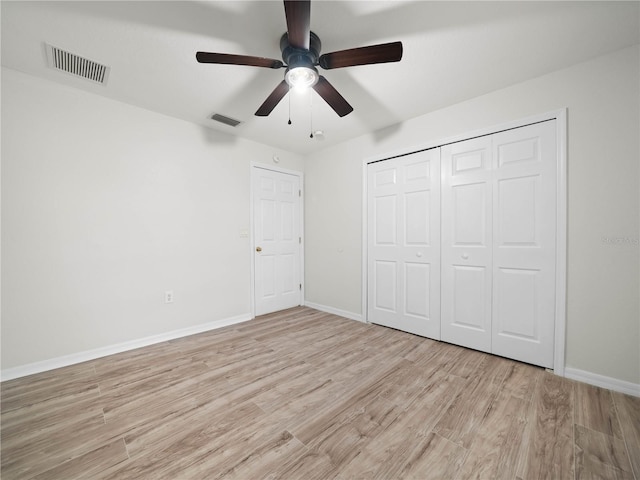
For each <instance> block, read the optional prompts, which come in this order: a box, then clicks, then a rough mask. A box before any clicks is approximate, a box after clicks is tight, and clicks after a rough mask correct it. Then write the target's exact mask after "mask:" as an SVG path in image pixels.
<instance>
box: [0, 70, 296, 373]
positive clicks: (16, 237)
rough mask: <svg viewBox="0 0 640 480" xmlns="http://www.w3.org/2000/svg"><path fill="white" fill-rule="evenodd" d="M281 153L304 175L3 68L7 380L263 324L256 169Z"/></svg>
mask: <svg viewBox="0 0 640 480" xmlns="http://www.w3.org/2000/svg"><path fill="white" fill-rule="evenodd" d="M273 154H277V155H278V156H279V157H280V159H281V161H280V163H279V166H281V167H284V168H288V169H293V170H298V171H302V170H303V159H302V158H301V157H299V156H297V155H294V154H291V153H288V152H285V151H281V150H277V149H273V148H272V147H267V146H265V145H260V144H257V143H253V142H250V141H246V140H241V139H238V138H235V137H233V136H230V135H226V134H223V133H218V132H215V131H213V130H211V129H206V128H204V127H200V126H197V125H194V124H190V123H187V122H183V121H181V120H176V119H173V118H169V117H165V116H162V115H159V114H156V113H152V112H150V111H147V110H143V109H140V108H136V107H132V106H129V105H126V104H123V103H118V102H114V101H111V100H108V99H106V98H103V97H100V96H96V95H92V94H89V93H85V92H82V91H79V90H76V89H72V88H67V87H64V86H61V85H58V84H55V83H51V82H48V81H45V80H41V79H37V78H35V77H31V76H28V75H25V74H22V73H19V72H16V71H13V70H9V69H3V70H2V369H3V370H6V369H11V368H15V367H20V366H24V365H27V364H32V363H34V362H42V361H47V360H49V359H54V358H58V357H61V356H66V355H73V354H77V353H78V352H84V351H92V350H95V349H100V348H103V347H107V346H111V345H115V344H121V343H123V342H131V341H134V340H137V339H141V338H145V337H149V336H154V335H160V334H163V333H165V332H172V331H176V330H181V329H189V328H191V327H194V326H198V325H202V324H206V323H209V322H215V321H218V320H228V319H237V318H249V314H250V285H249V283H250V265H249V259H250V249H249V238H246V237H241V235H240V233H241V231H243V230H244V231H248V230H249V228H250V225H249V223H250V218H249V195H250V193H249V192H250V190H249V186H250V167H249V163H250V162H251V161H257V162H260V161H264V162H271V158H272V155H273ZM165 290H173V292H174V295H175V302H174V303H173V304H168V305H167V304H164V292H165Z"/></svg>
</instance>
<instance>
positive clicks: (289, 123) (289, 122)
mask: <svg viewBox="0 0 640 480" xmlns="http://www.w3.org/2000/svg"><path fill="white" fill-rule="evenodd" d="M287 96H288V97H289V121H288V122H287V125H291V85H289V95H287Z"/></svg>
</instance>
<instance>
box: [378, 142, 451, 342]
mask: <svg viewBox="0 0 640 480" xmlns="http://www.w3.org/2000/svg"><path fill="white" fill-rule="evenodd" d="M367 177H368V178H367V181H368V184H367V195H368V214H367V215H368V218H367V228H368V232H367V238H368V245H367V248H368V266H367V267H368V268H367V270H368V282H367V283H368V292H367V295H368V302H367V304H368V312H367V314H368V319H369V321H370V322H373V323H377V324H380V325H385V326H388V327H392V328H397V329H399V330H404V331H406V332H411V333H415V334H417V335H422V336H425V337H430V338H435V339H439V338H440V149H439V148H436V149H432V150H427V151H423V152H418V153H414V154H411V155H406V156H402V157H398V158H394V159H390V160H386V161H382V162H377V163H372V164H369V166H368V173H367Z"/></svg>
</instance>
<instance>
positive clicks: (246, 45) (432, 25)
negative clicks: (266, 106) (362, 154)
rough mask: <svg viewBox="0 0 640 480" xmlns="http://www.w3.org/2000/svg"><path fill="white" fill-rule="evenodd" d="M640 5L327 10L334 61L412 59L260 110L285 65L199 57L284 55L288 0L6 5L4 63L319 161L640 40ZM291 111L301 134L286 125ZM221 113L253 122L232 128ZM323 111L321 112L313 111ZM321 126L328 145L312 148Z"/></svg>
mask: <svg viewBox="0 0 640 480" xmlns="http://www.w3.org/2000/svg"><path fill="white" fill-rule="evenodd" d="M639 7H640V3H639V2H638V1H628V2H612V1H604V2H596V1H593V2H591V1H588V2H556V1H543V2H504V1H503V2H457V1H454V2H427V1H392V2H382V1H353V0H351V1H344V0H341V1H322V0H316V1H313V2H312V6H311V28H312V30H313V31H314V32H315V33H316V34H318V36H319V37H320V39H321V40H322V53H327V52H332V51H336V50H343V49H346V48H353V47H359V46H366V45H372V44H377V43H384V42H390V41H395V40H400V41H402V43H403V45H404V57H403V59H402V61H401V62H399V63H390V64H381V65H368V66H358V67H351V68H344V69H335V70H328V71H321V72H320V73H321V74H323V75H324V76H325V77H326V78H327V79H328V80H329V81H330V82H331V83H332V84H333V86H334V87H336V89H338V91H339V92H340V93H341V94H342V95H343V96H344V97H345V98H346V99H347V100H348V101H349V103H351V105H352V106H353V107H354V112H353V113H351V114H350V115H347V116H346V117H343V118H339V117H338V116H337V115H336V114H335V113H334V112H333V110H331V109H330V108H329V107H328V106H327V105H326V104H325V103H324V101H323V100H322V99H321V98H320V97H318V96H317V94H315V92H310V93H307V94H302V95H300V94H292V95H291V102H289V99H288V98H287V97H285V99H283V101H281V102H280V104H279V105H278V106H277V107H276V108H275V110H274V111H273V112H272V113H271V115H270V116H269V117H264V118H263V117H255V116H254V115H253V114H254V112H255V111H256V109H257V108H258V107H259V106H260V105H261V104H262V102H263V101H264V99H265V98H266V97H267V95H269V93H270V92H271V91H272V90H273V89H274V88H275V86H276V85H277V84H278V83H279V82H280V81H281V80H282V78H283V75H284V69H281V70H270V69H265V68H255V67H246V66H234V65H204V64H199V63H197V62H196V60H195V53H196V51H198V50H203V51H211V52H221V53H236V54H246V55H255V56H264V57H270V58H277V59H280V49H279V39H280V37H281V35H282V34H283V33H284V32H285V30H286V23H285V17H284V8H283V5H282V2H280V1H211V2H210V1H191V2H187V1H178V2H166V1H159V2H157V1H141V2H124V1H114V2H94V1H71V2H53V1H45V2H28V1H15V2H13V1H6V0H4V1H2V4H1V8H2V11H1V16H2V65H4V66H6V67H9V68H13V69H16V70H19V71H22V72H26V73H29V74H32V75H35V76H38V77H43V78H47V79H50V80H53V81H55V82H59V83H62V84H66V85H69V86H73V87H77V88H79V89H82V90H86V91H89V92H93V93H97V94H99V95H103V96H105V97H109V98H112V99H115V100H119V101H123V102H126V103H130V104H133V105H137V106H140V107H143V108H146V109H149V110H153V111H156V112H160V113H163V114H166V115H170V116H173V117H177V118H181V119H184V120H188V121H190V122H194V123H197V124H200V125H203V126H206V127H209V128H213V129H217V130H221V131H224V132H228V133H231V134H234V135H239V136H241V137H245V138H249V139H252V140H255V141H258V142H261V143H265V144H269V145H273V146H276V147H280V148H283V149H286V150H289V151H293V152H299V153H308V152H310V151H314V150H317V149H319V148H324V147H326V146H329V145H333V144H336V143H339V142H341V141H344V140H347V139H350V138H354V137H357V136H359V135H362V134H363V133H366V132H369V131H373V130H377V129H380V128H383V127H386V126H389V125H392V124H395V123H398V122H400V121H403V120H406V119H409V118H412V117H416V116H418V115H421V114H424V113H427V112H430V111H433V110H436V109H439V108H442V107H445V106H447V105H451V104H454V103H457V102H461V101H463V100H466V99H469V98H473V97H476V96H478V95H482V94H484V93H488V92H491V91H494V90H497V89H500V88H503V87H506V86H508V85H512V84H514V83H518V82H521V81H524V80H527V79H529V78H533V77H536V76H540V75H543V74H545V73H548V72H551V71H554V70H558V69H560V68H563V67H565V66H569V65H572V64H575V63H579V62H582V61H585V60H588V59H590V58H593V57H596V56H599V55H603V54H606V53H608V52H612V51H614V50H617V49H620V48H623V47H626V46H630V45H633V44H636V43H640V8H639ZM45 42H46V43H50V44H52V45H54V46H56V47H58V48H61V49H64V50H67V51H70V52H73V53H76V54H78V55H80V56H82V57H85V58H89V59H91V60H95V61H97V62H99V63H102V64H105V65H108V66H110V67H111V73H110V76H109V79H108V82H107V85H106V86H101V85H94V84H92V83H90V82H88V81H86V80H83V79H79V78H76V77H73V76H71V75H69V74H65V73H61V72H58V71H55V70H52V69H50V68H48V67H47V66H46V60H45V53H44V48H43V44H44V43H45ZM289 107H290V108H291V118H292V120H293V124H292V125H287V119H288V114H289V113H288V112H289ZM213 113H220V114H223V115H226V116H229V117H233V118H236V119H238V120H241V121H242V122H243V123H242V124H241V125H240V126H238V127H236V128H232V127H228V126H225V125H222V124H219V123H217V122H214V121H212V120H210V119H209V117H210V116H211V115H212V114H213ZM311 113H312V114H311ZM311 120H312V121H313V129H314V130H322V131H324V139H323V140H319V139H318V138H316V139H313V140H312V139H310V138H309V132H310V128H311Z"/></svg>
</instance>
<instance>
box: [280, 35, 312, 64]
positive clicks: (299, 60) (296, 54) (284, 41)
mask: <svg viewBox="0 0 640 480" xmlns="http://www.w3.org/2000/svg"><path fill="white" fill-rule="evenodd" d="M309 33H310V34H309V50H306V49H304V48H295V47H292V46H291V44H290V43H289V35H287V34H286V33H285V34H284V35H282V37H281V38H280V51H281V52H282V60H283V61H284V63H285V64H286V65H287V66H288V67H289V68H293V67H310V68H312V67H314V66H315V65H318V59H319V58H320V49H321V48H322V43H321V42H320V38H319V37H318V36H317V35H316V34H315V33H313V32H309Z"/></svg>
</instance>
